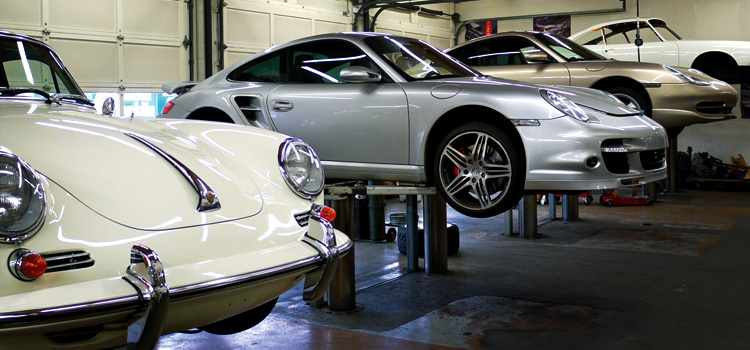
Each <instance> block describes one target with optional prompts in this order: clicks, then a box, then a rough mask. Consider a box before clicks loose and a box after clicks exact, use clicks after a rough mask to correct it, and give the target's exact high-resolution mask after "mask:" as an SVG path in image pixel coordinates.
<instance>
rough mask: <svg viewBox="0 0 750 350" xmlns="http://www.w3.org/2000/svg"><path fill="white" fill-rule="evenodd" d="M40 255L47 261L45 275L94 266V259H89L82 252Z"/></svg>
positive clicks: (88, 255)
mask: <svg viewBox="0 0 750 350" xmlns="http://www.w3.org/2000/svg"><path fill="white" fill-rule="evenodd" d="M40 255H41V256H42V257H43V258H44V260H46V261H47V272H46V273H50V272H59V271H68V270H77V269H85V268H87V267H91V266H94V259H93V258H91V254H90V253H88V252H86V251H83V250H72V251H66V252H54V253H41V254H40Z"/></svg>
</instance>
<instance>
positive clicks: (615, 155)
mask: <svg viewBox="0 0 750 350" xmlns="http://www.w3.org/2000/svg"><path fill="white" fill-rule="evenodd" d="M622 146H623V142H622V140H620V139H610V140H604V141H603V142H602V149H607V148H609V149H618V148H622ZM602 160H603V161H604V166H606V167H607V170H609V172H610V173H612V174H627V173H628V172H629V171H630V162H628V153H626V152H602Z"/></svg>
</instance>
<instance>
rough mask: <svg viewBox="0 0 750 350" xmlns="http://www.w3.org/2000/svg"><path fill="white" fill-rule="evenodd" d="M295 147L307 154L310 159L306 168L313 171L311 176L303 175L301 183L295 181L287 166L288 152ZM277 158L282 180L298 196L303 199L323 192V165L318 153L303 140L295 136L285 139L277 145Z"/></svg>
mask: <svg viewBox="0 0 750 350" xmlns="http://www.w3.org/2000/svg"><path fill="white" fill-rule="evenodd" d="M295 149H298V150H300V151H302V152H303V153H306V154H307V156H308V157H309V161H310V163H309V164H308V165H309V166H311V167H310V168H308V170H311V171H313V172H314V174H311V175H312V176H309V175H308V176H305V177H304V179H303V183H300V182H299V181H295V179H294V175H293V174H292V172H291V171H290V170H291V169H290V168H289V166H290V163H289V155H290V152H291V151H292V150H295ZM278 160H279V169H280V170H281V175H282V177H283V178H284V181H285V182H286V184H287V185H288V186H289V188H291V189H292V191H294V193H296V194H297V195H298V196H300V197H302V198H305V199H314V198H315V197H317V196H319V195H320V194H321V193H322V192H323V185H324V184H325V173H324V172H323V166H322V165H321V164H320V158H318V155H317V154H316V153H315V151H314V150H313V149H312V147H310V145H308V144H307V143H306V142H305V141H302V139H299V138H296V137H290V138H287V139H285V140H284V141H283V142H282V143H281V145H280V146H279V159H278ZM311 179H312V180H313V181H312V182H310V180H311ZM308 185H309V186H308Z"/></svg>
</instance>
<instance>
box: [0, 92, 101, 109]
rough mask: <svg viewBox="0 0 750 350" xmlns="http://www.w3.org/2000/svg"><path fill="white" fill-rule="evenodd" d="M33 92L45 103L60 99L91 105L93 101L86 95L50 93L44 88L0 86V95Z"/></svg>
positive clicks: (55, 101)
mask: <svg viewBox="0 0 750 350" xmlns="http://www.w3.org/2000/svg"><path fill="white" fill-rule="evenodd" d="M27 93H34V94H37V95H41V96H42V97H44V98H45V101H44V102H46V103H60V101H62V100H72V101H73V102H76V103H80V104H85V105H88V106H93V105H94V102H93V101H91V100H90V99H89V98H88V97H86V96H81V95H73V94H56V95H50V94H49V93H48V92H46V91H44V90H39V89H34V88H0V95H8V96H16V95H20V94H27Z"/></svg>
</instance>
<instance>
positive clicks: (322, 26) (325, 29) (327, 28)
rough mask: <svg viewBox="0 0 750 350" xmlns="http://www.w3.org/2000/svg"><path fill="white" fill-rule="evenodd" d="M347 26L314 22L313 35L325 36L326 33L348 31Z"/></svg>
mask: <svg viewBox="0 0 750 350" xmlns="http://www.w3.org/2000/svg"><path fill="white" fill-rule="evenodd" d="M349 28H350V27H349V26H348V25H347V24H345V23H336V22H326V21H316V22H315V34H326V33H338V32H345V31H347V30H349Z"/></svg>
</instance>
